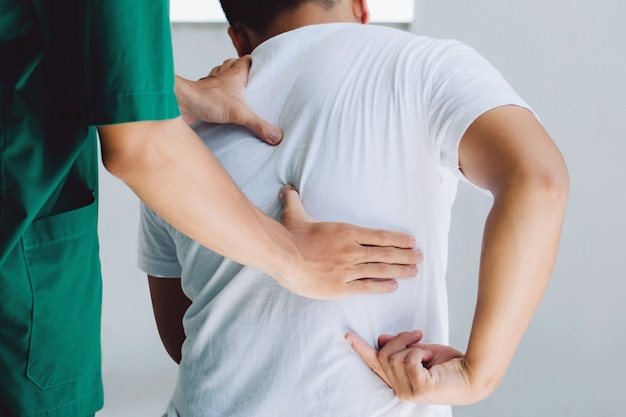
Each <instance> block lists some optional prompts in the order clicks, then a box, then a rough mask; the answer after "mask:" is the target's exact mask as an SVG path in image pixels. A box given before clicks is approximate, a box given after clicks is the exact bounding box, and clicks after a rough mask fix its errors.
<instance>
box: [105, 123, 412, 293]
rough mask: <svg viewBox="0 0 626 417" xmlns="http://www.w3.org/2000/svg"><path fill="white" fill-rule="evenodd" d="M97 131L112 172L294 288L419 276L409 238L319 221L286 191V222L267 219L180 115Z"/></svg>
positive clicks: (173, 218) (188, 229) (378, 286)
mask: <svg viewBox="0 0 626 417" xmlns="http://www.w3.org/2000/svg"><path fill="white" fill-rule="evenodd" d="M99 132H100V138H101V142H102V154H103V160H104V164H105V166H106V168H107V169H108V170H109V171H110V172H111V173H113V174H114V175H115V176H117V177H119V178H120V179H122V180H123V181H124V182H125V183H126V184H127V185H129V186H130V187H131V188H132V189H133V191H135V193H136V194H137V195H138V196H139V198H141V199H142V200H143V201H144V202H145V203H146V204H148V206H150V207H151V208H152V209H153V210H154V211H155V212H156V213H158V214H159V215H160V216H161V217H163V218H164V219H165V220H166V221H168V222H169V223H170V224H172V226H174V227H176V228H177V229H178V230H180V231H181V232H183V233H184V234H186V235H187V236H189V237H190V238H191V239H193V240H195V241H197V242H199V243H201V244H202V245H204V246H206V247H207V248H209V249H211V250H213V251H215V252H217V253H219V254H220V255H223V256H225V257H228V258H231V259H233V260H235V261H237V262H239V263H242V264H245V265H249V266H252V267H255V268H258V269H261V270H263V271H265V272H267V273H269V274H270V275H272V277H274V279H276V281H277V282H278V283H279V284H280V285H282V286H284V287H285V288H287V289H289V290H290V291H292V292H294V293H296V294H299V295H303V296H307V297H311V298H321V299H333V298H341V297H344V296H347V295H350V294H355V293H386V292H391V291H394V290H395V289H397V287H398V283H397V282H396V280H395V278H411V277H414V276H415V275H416V274H417V266H416V264H417V263H419V262H420V261H421V256H420V255H419V254H418V253H417V252H416V251H415V250H413V249H412V248H413V247H414V246H415V241H414V239H412V238H411V236H409V235H406V234H404V233H399V232H393V231H386V230H375V229H364V228H359V227H356V226H352V225H347V224H342V223H325V222H317V221H315V219H311V218H310V217H309V216H308V215H307V214H306V213H305V212H304V209H303V208H302V206H301V202H300V199H299V198H298V197H297V194H296V195H294V194H295V192H294V191H287V192H285V193H283V196H286V197H285V203H284V212H283V219H282V220H281V221H282V222H283V224H280V223H278V222H276V221H275V220H273V219H271V218H269V217H268V216H266V215H265V214H264V213H263V212H261V211H260V210H259V209H258V208H257V207H255V206H254V205H253V204H252V203H251V202H250V201H249V200H248V199H247V198H246V196H245V195H244V194H243V193H242V192H241V191H240V190H239V189H238V188H237V186H236V185H235V183H234V182H233V180H232V179H231V178H230V177H229V175H228V174H227V173H226V171H225V170H224V169H223V168H222V166H221V165H220V164H219V162H218V161H217V160H216V159H215V157H214V156H213V154H212V153H211V152H210V151H209V149H208V148H207V147H206V146H205V145H204V143H202V141H200V139H199V138H198V137H197V136H196V135H195V133H194V132H193V131H192V130H191V129H189V127H188V126H187V125H186V124H185V123H184V122H183V121H182V119H181V118H177V119H172V120H165V121H158V122H135V123H126V124H121V125H112V126H104V127H100V128H99ZM276 193H277V194H278V190H276ZM283 225H284V226H283ZM392 278H394V279H392Z"/></svg>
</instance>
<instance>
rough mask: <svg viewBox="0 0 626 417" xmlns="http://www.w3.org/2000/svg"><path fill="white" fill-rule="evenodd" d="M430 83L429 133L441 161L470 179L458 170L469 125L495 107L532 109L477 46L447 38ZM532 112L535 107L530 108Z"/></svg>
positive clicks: (428, 104)
mask: <svg viewBox="0 0 626 417" xmlns="http://www.w3.org/2000/svg"><path fill="white" fill-rule="evenodd" d="M437 55H438V56H439V57H440V59H439V60H437V65H436V66H434V67H433V70H432V71H431V73H430V75H429V80H428V82H429V83H430V85H429V87H430V88H429V89H428V90H429V91H430V94H429V95H427V96H426V100H427V102H426V103H425V104H424V106H425V108H426V109H427V115H426V117H427V120H428V123H429V126H428V128H429V132H430V136H431V137H432V138H434V140H436V145H435V146H436V149H438V151H439V152H440V156H441V162H442V164H443V166H444V167H445V168H446V169H449V171H450V172H452V173H453V175H454V176H456V177H457V178H460V179H462V180H464V181H467V179H466V178H465V176H463V174H462V173H461V171H460V169H459V162H458V161H459V155H458V149H459V143H460V141H461V138H462V137H463V134H465V132H466V130H467V129H468V127H469V126H470V125H471V124H472V123H473V122H474V121H475V120H476V119H477V118H478V117H479V116H480V115H482V114H483V113H485V112H487V111H489V110H492V109H494V108H496V107H500V106H505V105H516V106H520V107H524V108H527V109H529V110H530V108H529V106H528V104H526V102H525V101H524V100H522V98H521V97H520V96H519V95H518V94H517V93H516V92H515V91H514V90H513V88H512V87H511V86H510V85H509V83H508V82H507V81H506V80H505V79H504V77H503V76H502V75H501V74H500V73H499V72H498V71H497V70H496V69H495V68H494V67H493V66H492V65H491V64H490V63H489V62H487V60H486V59H484V58H483V57H482V56H481V55H480V54H478V53H477V52H476V51H475V50H474V49H472V48H471V47H469V46H466V45H464V44H462V43H460V42H457V41H446V43H445V47H442V48H441V49H440V50H439V51H438V54H437ZM531 111H532V110H531Z"/></svg>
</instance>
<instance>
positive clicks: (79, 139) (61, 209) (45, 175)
mask: <svg viewBox="0 0 626 417" xmlns="http://www.w3.org/2000/svg"><path fill="white" fill-rule="evenodd" d="M168 9H169V8H168V2H167V0H106V1H96V0H57V1H48V0H0V57H2V58H1V59H0V105H1V110H0V294H1V296H2V303H0V375H1V376H2V377H0V415H1V416H3V417H5V416H6V417H12V416H37V417H56V416H81V417H82V416H85V415H89V414H93V413H95V411H97V410H98V409H100V408H101V407H102V382H101V376H100V308H101V288H100V287H101V278H100V263H99V259H98V240H97V234H96V226H97V196H98V193H97V180H98V179H97V168H98V167H97V142H96V132H95V128H94V126H97V125H104V124H113V123H123V122H129V121H137V120H163V119H170V118H173V117H176V116H178V115H179V111H178V106H177V103H176V98H175V96H174V73H173V60H172V51H171V38H170V29H169V19H168Z"/></svg>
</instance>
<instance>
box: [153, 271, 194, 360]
mask: <svg viewBox="0 0 626 417" xmlns="http://www.w3.org/2000/svg"><path fill="white" fill-rule="evenodd" d="M148 284H149V285H150V296H151V298H152V310H153V312H154V319H155V320H156V324H157V329H158V330H159V336H160V337H161V341H162V342H163V346H164V347H165V350H166V351H167V353H168V354H169V355H170V357H171V358H172V359H173V360H174V361H175V362H176V363H180V359H181V349H182V346H183V342H184V341H185V331H184V329H183V316H184V315H185V312H186V311H187V309H188V308H189V306H190V305H191V300H190V299H189V298H187V296H186V295H185V293H183V290H182V288H181V285H180V278H157V277H153V276H151V275H148Z"/></svg>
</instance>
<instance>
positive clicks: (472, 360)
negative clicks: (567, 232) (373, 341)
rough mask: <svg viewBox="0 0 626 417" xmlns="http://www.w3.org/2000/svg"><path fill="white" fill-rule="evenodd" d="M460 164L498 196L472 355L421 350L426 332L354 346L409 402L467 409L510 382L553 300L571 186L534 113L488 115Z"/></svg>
mask: <svg viewBox="0 0 626 417" xmlns="http://www.w3.org/2000/svg"><path fill="white" fill-rule="evenodd" d="M459 155H460V164H461V169H462V170H463V173H464V174H465V175H466V176H467V178H468V179H469V180H470V181H471V182H473V183H474V184H477V185H479V186H481V187H484V188H486V189H488V190H490V191H491V192H492V193H493V196H494V203H493V207H492V209H491V211H490V213H489V216H488V218H487V221H486V223H485V229H484V236H483V247H482V253H481V262H480V271H479V286H478V299H477V303H476V311H475V314H474V322H473V326H472V331H471V335H470V340H469V344H468V346H467V350H466V352H465V354H464V355H463V354H458V355H456V354H453V353H452V354H451V353H450V351H447V352H444V354H441V355H440V356H441V357H445V358H446V359H445V360H443V361H439V362H438V361H434V362H433V361H432V357H433V352H439V351H440V350H441V347H437V346H432V347H431V346H429V345H420V344H416V343H417V342H419V340H420V339H421V334H419V333H416V332H413V333H403V334H400V335H398V336H397V337H395V338H391V339H390V338H385V340H384V346H382V348H381V349H380V351H379V352H378V351H376V350H374V349H373V348H372V347H370V346H368V345H367V344H365V342H363V340H361V339H360V338H358V337H357V336H356V335H352V334H350V335H348V336H347V337H348V341H349V342H351V343H352V344H353V347H354V348H355V350H356V351H357V353H359V354H360V355H361V356H362V357H363V359H364V360H365V361H366V362H367V363H368V365H370V367H372V369H373V370H374V371H375V372H376V373H378V375H379V376H381V378H383V379H384V380H385V381H386V382H387V383H388V384H389V385H390V386H391V387H392V388H394V390H395V391H396V393H397V394H398V395H399V396H400V398H402V399H404V400H410V401H416V402H423V403H442V404H467V403H472V402H476V401H479V400H481V399H483V398H485V397H486V396H488V395H489V394H491V393H492V392H493V391H494V390H495V388H496V387H497V386H498V384H499V383H500V381H501V380H502V378H503V376H504V374H505V372H506V369H507V368H508V366H509V363H510V361H511V359H512V357H513V354H514V352H515V350H516V349H517V346H518V344H519V342H520V340H521V338H522V335H523V334H524V332H525V330H526V328H527V326H528V324H529V323H530V320H531V318H532V316H533V314H534V312H535V309H536V308H537V305H538V303H539V301H540V299H541V297H542V295H543V293H544V290H545V287H546V285H547V283H548V280H549V277H550V275H551V273H552V268H553V265H554V262H555V257H556V252H557V247H558V243H559V239H560V233H561V226H562V221H563V216H564V212H565V207H566V203H567V194H568V186H569V179H568V173H567V169H566V166H565V163H564V161H563V158H562V157H561V154H560V152H559V151H558V149H557V147H556V146H555V144H554V143H553V141H552V140H551V138H550V136H549V135H548V134H547V133H546V131H545V130H544V129H543V127H542V126H541V125H540V124H539V122H538V121H537V120H536V118H535V117H534V116H533V115H532V114H531V113H530V112H528V111H527V110H524V109H522V108H518V107H514V106H505V107H501V108H497V109H494V110H491V111H489V112H487V113H486V114H484V115H483V116H481V117H479V118H478V119H477V120H476V121H475V122H474V123H473V124H472V126H471V127H470V128H469V129H468V131H467V132H466V134H465V135H464V137H463V139H462V141H461V144H460V149H459Z"/></svg>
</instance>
